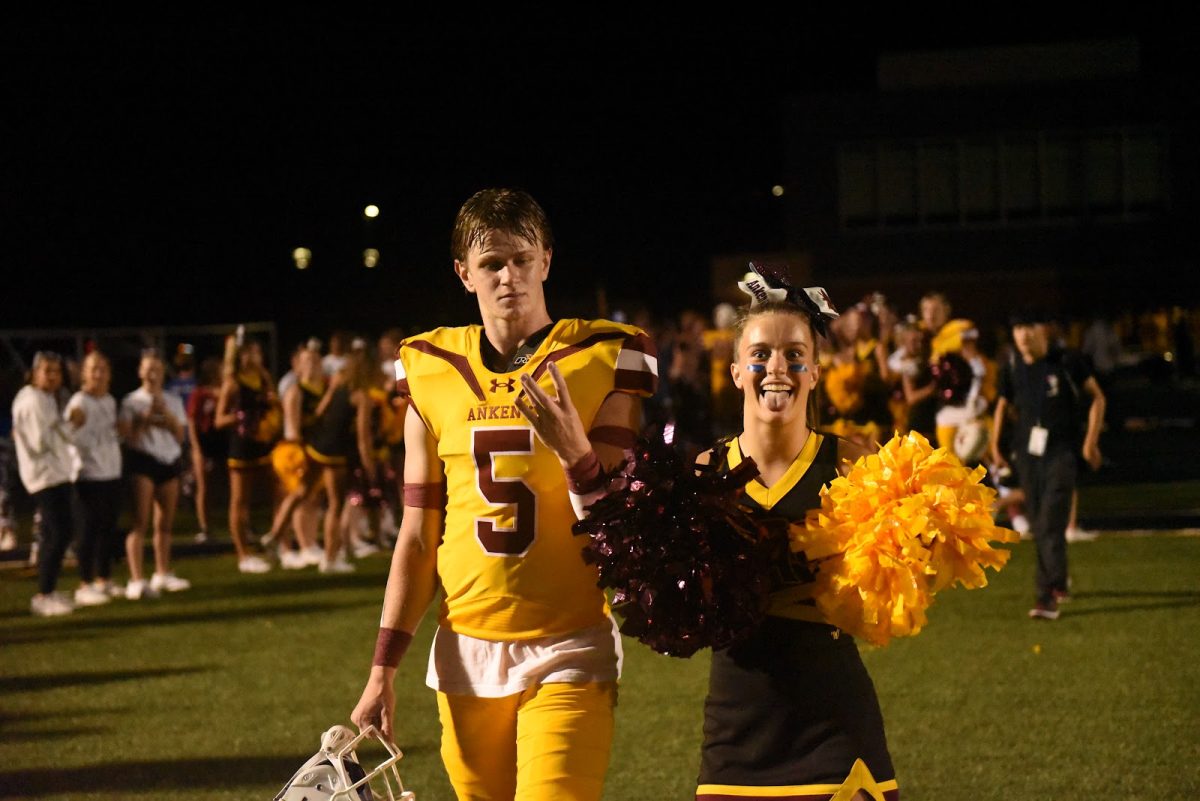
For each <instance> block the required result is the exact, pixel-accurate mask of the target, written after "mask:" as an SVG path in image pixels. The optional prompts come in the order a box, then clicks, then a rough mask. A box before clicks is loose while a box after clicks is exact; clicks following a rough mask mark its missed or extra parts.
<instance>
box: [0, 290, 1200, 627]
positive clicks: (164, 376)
mask: <svg viewBox="0 0 1200 801" xmlns="http://www.w3.org/2000/svg"><path fill="white" fill-rule="evenodd" d="M841 311H842V313H841V316H840V317H839V318H838V319H837V320H836V321H834V323H833V325H832V326H831V330H830V335H829V339H828V340H827V341H825V342H823V343H822V345H821V371H820V390H819V393H818V408H817V410H816V411H817V420H818V424H817V425H818V428H820V429H822V430H825V431H828V432H832V433H836V434H838V435H839V436H843V437H846V438H849V439H854V440H858V441H860V442H862V443H863V444H866V445H871V444H876V443H879V442H881V441H884V440H886V439H887V438H889V437H890V436H891V435H892V433H893V432H895V431H899V432H907V431H917V432H920V433H921V434H923V435H924V436H926V437H927V438H928V439H930V440H931V441H933V442H935V443H936V444H938V445H940V446H944V447H947V448H950V449H952V450H953V451H954V452H955V453H956V454H957V455H958V456H959V458H961V459H962V460H963V461H964V462H966V463H984V464H987V463H988V461H989V460H988V454H989V452H990V447H989V436H990V435H991V431H992V425H991V420H992V413H993V410H994V408H995V404H996V401H997V380H998V375H999V373H1000V368H1001V367H1002V366H1003V365H1004V364H1005V363H1007V362H1010V361H1011V360H1012V359H1014V358H1015V356H1014V349H1013V347H1012V343H1011V336H1010V331H1009V329H1008V328H1006V327H1000V328H997V329H994V330H981V329H980V327H979V326H977V325H976V324H975V323H974V322H973V321H971V320H969V319H965V318H963V317H957V316H955V314H954V307H953V306H952V304H951V300H950V299H949V298H947V297H946V296H945V295H944V294H942V293H940V292H936V291H931V292H929V293H927V294H925V295H924V296H923V297H922V298H921V300H920V303H919V306H918V307H917V308H915V309H898V308H896V307H895V306H894V305H893V304H891V303H889V301H888V299H887V298H885V297H884V296H883V295H881V294H878V293H873V294H871V295H869V296H867V297H865V298H863V299H862V300H861V301H859V302H856V303H853V304H851V305H849V306H848V307H843V308H842V310H841ZM614 316H615V317H617V318H618V319H620V320H622V321H626V322H631V323H633V324H635V325H639V326H640V327H642V328H644V329H645V330H646V331H647V332H648V333H650V334H651V335H652V337H653V338H654V339H655V341H656V343H657V346H658V353H659V373H660V378H661V380H660V382H659V388H658V392H657V394H656V395H655V396H654V398H652V399H651V400H650V402H649V403H648V404H647V406H646V423H647V424H648V425H650V426H653V427H658V428H662V429H664V430H666V431H668V432H670V436H672V437H673V438H674V442H675V444H676V446H677V447H679V448H680V449H681V450H682V451H684V452H685V453H694V452H696V451H698V450H699V449H700V448H702V447H705V446H707V445H708V444H709V443H711V442H712V441H713V439H714V438H719V437H723V436H728V435H731V434H736V433H737V431H738V429H739V426H740V421H741V404H742V395H741V393H739V392H738V391H737V390H736V389H735V388H734V387H733V384H732V381H731V376H730V372H729V363H730V361H731V360H732V358H733V355H734V350H735V343H734V341H733V323H734V318H735V309H734V308H733V307H732V306H730V305H729V304H721V305H719V306H717V307H716V308H715V309H714V310H713V313H712V314H711V315H706V314H701V313H699V312H696V311H685V312H683V313H682V314H680V315H679V316H678V317H677V318H675V319H661V318H655V317H653V316H652V315H650V314H648V313H635V314H632V315H625V314H624V313H620V312H618V313H615V314H614ZM1198 329H1200V314H1197V313H1195V312H1189V311H1185V310H1181V309H1171V310H1156V311H1151V312H1147V313H1142V314H1136V315H1135V314H1132V313H1129V314H1125V315H1123V316H1120V317H1111V318H1102V317H1097V318H1096V319H1091V320H1059V321H1052V322H1051V324H1050V325H1049V331H1050V336H1051V338H1052V340H1053V343H1054V346H1055V347H1057V348H1063V349H1073V350H1075V351H1078V352H1081V353H1082V354H1083V355H1084V356H1085V357H1086V359H1087V362H1088V364H1089V365H1090V369H1091V370H1092V371H1093V373H1094V375H1095V376H1096V378H1097V380H1098V381H1099V383H1100V385H1101V386H1105V385H1107V383H1108V382H1109V381H1110V379H1111V377H1112V376H1113V375H1114V374H1115V373H1117V372H1118V371H1120V370H1122V369H1124V368H1129V367H1131V366H1136V365H1142V364H1145V363H1147V362H1148V361H1149V362H1153V363H1155V364H1158V365H1160V366H1161V369H1163V370H1168V371H1170V372H1171V373H1172V374H1173V375H1178V376H1194V375H1195V374H1196V360H1195V348H1194V343H1195V341H1196V337H1197V335H1198V334H1200V330H1198ZM403 336H404V332H403V331H401V330H399V329H391V330H388V331H385V332H383V333H382V334H380V335H379V336H377V337H371V338H370V339H368V338H367V337H365V336H362V335H356V334H354V333H351V332H346V331H335V332H333V333H332V334H331V335H330V336H329V337H328V341H327V342H323V341H321V340H320V339H318V338H315V337H313V338H309V339H305V340H303V341H301V342H298V343H297V344H296V345H295V346H294V347H293V348H291V349H290V352H289V353H288V354H287V356H288V359H287V368H288V369H287V371H286V373H285V374H284V375H282V376H280V377H276V376H273V375H271V374H270V373H269V371H268V370H267V368H266V366H265V363H264V358H263V356H264V354H263V348H262V344H261V343H260V342H258V341H256V340H255V339H254V338H253V337H249V336H245V335H244V334H243V333H242V332H241V331H238V332H233V333H231V334H230V335H229V336H228V337H227V338H226V340H225V341H224V347H223V350H222V351H220V352H214V353H208V354H204V353H198V352H197V349H196V347H194V346H193V345H192V344H188V343H182V344H180V345H179V346H178V348H177V349H176V350H175V351H174V352H173V353H170V354H159V353H157V352H155V351H146V352H145V353H143V354H142V358H141V361H140V362H139V364H138V376H137V378H138V382H139V386H138V388H137V389H136V390H134V391H133V392H131V393H129V394H127V395H125V396H124V397H123V398H122V399H121V400H120V402H119V403H118V402H117V400H116V399H114V398H113V397H112V396H111V395H110V392H109V390H110V385H111V383H112V378H113V377H112V375H111V369H112V368H111V364H110V362H109V360H108V358H106V356H105V355H104V354H103V353H101V352H100V351H99V350H98V349H95V348H94V347H93V346H90V345H89V346H88V348H87V350H88V352H87V353H86V355H85V357H84V358H83V359H82V361H76V360H74V359H70V358H65V357H62V356H59V355H57V354H53V353H49V352H39V353H38V354H37V355H36V356H35V357H34V358H33V360H32V370H31V371H30V373H29V383H28V385H27V386H25V387H23V388H22V389H21V391H20V392H19V393H17V397H16V398H15V399H14V400H13V404H12V416H11V417H5V416H4V415H5V414H6V413H7V412H8V411H9V408H8V407H9V404H8V403H4V404H3V407H4V408H3V410H0V551H11V550H13V549H15V548H17V547H18V546H19V544H20V542H21V540H22V539H24V537H19V536H18V526H17V519H18V517H17V514H16V510H17V509H18V507H20V506H21V505H22V504H25V505H26V506H32V507H33V510H34V514H33V529H32V531H31V532H30V533H29V534H28V535H27V536H28V539H29V544H30V546H31V548H30V550H31V554H30V560H31V562H32V563H34V564H36V565H37V566H38V572H39V590H40V591H39V594H38V596H37V597H35V609H34V611H35V612H37V613H39V614H66V613H68V612H70V611H72V609H73V608H74V607H75V606H76V605H94V604H101V603H106V602H107V601H108V600H109V599H110V598H113V597H118V596H119V597H124V598H127V599H133V600H136V599H140V598H143V597H151V596H154V595H157V594H159V593H161V592H172V591H182V590H185V589H187V588H188V586H189V582H188V580H187V579H186V578H182V577H180V576H177V575H176V574H175V573H174V571H173V570H172V568H171V542H172V535H173V533H174V531H173V530H174V528H175V511H176V507H177V504H178V503H180V502H181V499H182V502H183V503H185V504H188V505H189V506H190V507H191V508H192V509H193V510H194V519H195V521H196V524H197V527H198V528H197V530H196V531H189V532H188V535H189V537H191V538H193V539H194V540H196V541H198V542H206V541H208V540H210V539H213V538H214V537H215V536H216V532H215V531H214V527H213V526H212V525H211V515H212V509H211V508H210V507H212V506H213V497H214V492H213V489H214V488H215V487H219V488H220V489H227V497H228V534H229V538H230V540H231V541H232V544H233V546H234V549H235V551H236V554H237V562H236V564H237V568H238V569H239V570H240V571H242V572H245V573H261V572H266V571H269V570H271V569H273V568H276V567H278V568H281V569H289V570H300V569H305V568H309V567H315V568H316V569H317V570H318V571H319V572H321V573H327V574H328V573H345V572H350V571H353V570H354V559H358V558H363V557H366V556H368V555H370V554H371V553H374V552H376V551H378V550H380V549H387V548H388V547H390V545H391V544H392V537H393V536H394V532H395V528H396V522H397V519H398V517H399V514H400V501H399V498H400V497H401V494H400V493H401V489H402V487H401V483H400V482H401V481H402V480H403V478H402V473H403V458H404V445H403V434H404V431H403V429H404V416H405V400H404V398H403V397H401V396H399V395H398V394H397V393H396V391H395V386H394V383H395V382H394V375H393V365H392V358H393V354H394V353H395V350H396V348H397V346H398V344H399V342H400V340H401V339H402V338H403ZM1008 447H1009V443H1003V444H1002V447H1001V451H1002V452H1005V451H1006V450H1007V448H1008ZM48 465H49V466H48ZM989 466H990V467H993V468H997V469H993V470H992V471H991V475H992V476H993V477H994V479H995V480H996V483H997V486H998V488H999V489H1000V491H1001V494H1002V496H1003V497H1004V499H1005V504H1006V509H1007V513H1008V517H1009V520H1010V522H1011V523H1012V524H1013V525H1014V526H1015V527H1017V528H1019V529H1021V528H1023V527H1024V526H1023V520H1022V516H1021V506H1020V503H1021V498H1020V491H1019V490H1018V489H1016V487H1017V486H1018V484H1017V482H1016V480H1015V479H1013V478H1012V477H1011V476H1009V475H1008V468H1007V465H1005V466H1004V468H1003V469H999V467H1000V466H998V465H989ZM215 494H216V495H217V496H218V497H222V498H223V497H225V495H226V493H222V492H218V493H215ZM28 499H32V503H30V502H29V500H28ZM64 500H65V501H66V502H65V503H64ZM63 508H66V509H68V510H69V514H66V515H64V514H63V513H62V512H61V510H62V509H63ZM252 511H257V512H258V515H257V523H258V528H259V529H260V530H259V531H256V530H255V527H254V524H253V523H252V519H253V518H252V516H251V512H252ZM268 515H269V520H270V523H269V525H266V524H264V523H263V521H264V520H265V519H268ZM189 519H191V518H190V517H189ZM118 525H122V526H124V528H122V529H121V530H120V531H118ZM1073 533H1074V535H1075V536H1076V537H1084V536H1086V532H1082V531H1080V530H1078V529H1077V528H1075V527H1074V524H1073V523H1072V526H1071V528H1070V529H1068V535H1069V536H1070V535H1072V534H1073ZM147 537H149V538H150V544H151V546H152V549H151V551H152V553H153V558H154V565H153V568H152V569H151V570H145V569H144V568H143V564H142V563H143V558H144V557H143V551H144V540H145V539H146V538H147ZM69 555H73V556H74V558H75V560H76V561H77V563H78V567H79V573H80V579H81V581H80V584H79V587H78V589H77V590H76V591H75V593H74V595H67V594H64V593H60V592H58V591H57V582H58V575H59V572H60V570H61V565H62V563H63V561H64V558H65V557H67V556H69ZM121 557H124V558H125V561H126V563H127V570H128V579H127V581H126V583H125V585H124V586H123V587H122V586H120V585H118V584H117V583H115V582H114V581H113V579H112V565H113V562H114V560H117V559H120V558H121ZM39 599H41V600H39Z"/></svg>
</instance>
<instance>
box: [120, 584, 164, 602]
mask: <svg viewBox="0 0 1200 801" xmlns="http://www.w3.org/2000/svg"><path fill="white" fill-rule="evenodd" d="M157 597H158V588H156V587H155V586H154V585H153V584H151V583H150V582H148V581H146V579H130V580H129V583H128V584H126V585H125V598H126V599H127V600H130V601H140V600H142V599H143V598H157Z"/></svg>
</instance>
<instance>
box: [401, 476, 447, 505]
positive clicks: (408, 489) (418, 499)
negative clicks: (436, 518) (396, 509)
mask: <svg viewBox="0 0 1200 801" xmlns="http://www.w3.org/2000/svg"><path fill="white" fill-rule="evenodd" d="M404 505H405V506H412V507H415V508H417V509H445V508H446V485H445V483H443V482H438V483H436V484H405V485H404Z"/></svg>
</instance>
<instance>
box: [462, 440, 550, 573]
mask: <svg viewBox="0 0 1200 801" xmlns="http://www.w3.org/2000/svg"><path fill="white" fill-rule="evenodd" d="M471 452H472V454H473V455H474V457H475V486H476V487H477V488H478V489H479V494H480V495H482V496H483V499H484V500H485V501H487V502H488V503H491V504H495V505H496V506H508V507H512V508H511V514H512V518H513V520H512V527H511V528H501V527H499V526H498V525H497V524H496V520H495V519H494V518H490V517H477V518H475V537H476V539H478V540H479V545H480V546H481V547H482V548H483V550H484V551H485V552H487V553H489V554H491V555H492V556H524V555H525V552H526V551H528V550H529V546H530V545H532V544H533V539H534V537H535V536H536V534H537V496H536V495H534V494H533V490H531V489H530V488H529V485H528V484H526V483H525V482H524V481H523V480H521V479H520V478H497V477H496V475H495V467H496V457H497V456H532V455H533V429H532V428H476V429H474V430H473V431H472V432H471ZM505 511H508V510H505ZM497 514H500V510H497Z"/></svg>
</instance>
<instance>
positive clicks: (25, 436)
mask: <svg viewBox="0 0 1200 801" xmlns="http://www.w3.org/2000/svg"><path fill="white" fill-rule="evenodd" d="M62 383H63V363H62V357H61V356H59V355H58V354H57V353H51V352H47V351H39V352H38V353H37V354H35V355H34V357H33V372H32V374H31V376H30V382H29V384H28V385H26V386H24V387H22V388H21V390H20V391H19V392H18V393H17V396H16V397H15V398H13V406H12V416H13V430H12V435H13V444H14V445H15V446H16V450H17V467H18V470H19V472H20V475H21V483H23V484H24V485H25V490H26V491H27V492H28V493H29V494H30V495H31V496H32V498H33V502H34V504H35V505H36V507H37V511H38V512H39V513H40V517H41V537H42V541H41V546H40V548H39V550H38V560H37V568H38V592H37V595H34V596H33V599H32V600H31V601H30V604H29V606H30V609H31V610H32V611H33V614H35V615H38V616H41V617H50V616H54V615H68V614H70V613H71V612H73V611H75V605H74V603H72V601H71V600H70V599H69V598H67V597H66V596H65V595H63V594H62V593H59V592H56V587H57V586H58V576H59V573H60V572H61V570H62V561H63V555H64V554H65V553H66V551H67V545H68V544H69V543H70V541H71V537H72V535H73V534H74V530H75V522H74V513H73V503H74V501H73V498H72V484H74V482H75V478H76V476H77V475H78V473H79V457H78V454H77V453H76V452H75V447H74V445H73V444H72V442H71V436H72V431H71V427H72V426H79V425H82V423H83V416H84V413H83V412H82V410H76V411H75V412H73V413H72V414H71V416H70V422H67V421H64V420H63V419H62V417H61V416H60V414H59V410H58V402H57V401H56V400H55V396H56V395H57V394H58V391H59V389H60V388H61V387H62Z"/></svg>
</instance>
